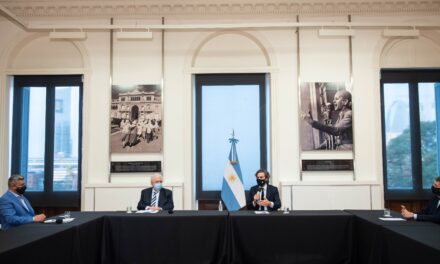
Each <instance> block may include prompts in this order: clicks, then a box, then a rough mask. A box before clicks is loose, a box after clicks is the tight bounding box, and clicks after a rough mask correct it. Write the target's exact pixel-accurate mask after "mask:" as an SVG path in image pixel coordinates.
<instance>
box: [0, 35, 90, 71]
mask: <svg viewBox="0 0 440 264" xmlns="http://www.w3.org/2000/svg"><path fill="white" fill-rule="evenodd" d="M38 41H50V43H51V44H53V46H54V47H57V46H58V48H59V49H62V48H68V49H70V52H71V54H75V55H77V56H78V57H77V59H78V61H79V63H77V64H76V65H75V66H74V67H72V66H68V65H63V64H62V63H61V64H59V65H56V67H49V68H47V67H44V66H43V67H30V68H29V67H14V63H15V62H16V60H17V58H19V57H20V55H21V52H22V51H23V50H24V49H26V48H27V47H32V45H34V44H35V43H36V42H38ZM57 43H59V44H60V45H57ZM35 52H39V51H38V50H36V51H35ZM71 58H72V57H71V56H70V59H71ZM61 59H62V60H68V59H69V58H61ZM90 67H91V66H90V59H89V55H88V52H87V49H86V48H85V46H84V44H83V43H82V42H81V41H69V40H50V39H49V36H48V34H47V33H33V34H29V33H24V34H20V35H19V36H18V37H17V38H16V39H15V40H13V41H11V42H10V45H8V47H6V48H5V49H4V52H3V54H2V57H1V59H0V71H8V73H12V74H14V73H15V72H17V73H20V72H21V71H23V70H25V71H26V70H32V71H33V72H36V73H38V72H41V73H45V74H47V73H48V70H51V69H53V71H54V72H53V73H54V74H56V73H59V72H60V71H65V72H69V71H72V70H73V71H75V72H76V73H86V72H89V71H90ZM49 73H50V72H49Z"/></svg>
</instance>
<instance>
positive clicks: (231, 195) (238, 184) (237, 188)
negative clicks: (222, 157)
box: [221, 132, 246, 211]
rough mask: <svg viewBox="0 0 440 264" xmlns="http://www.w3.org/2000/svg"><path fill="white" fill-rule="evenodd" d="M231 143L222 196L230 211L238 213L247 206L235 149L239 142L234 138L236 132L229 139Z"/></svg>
mask: <svg viewBox="0 0 440 264" xmlns="http://www.w3.org/2000/svg"><path fill="white" fill-rule="evenodd" d="M229 142H230V143H231V150H230V151H229V160H228V162H227V163H226V168H225V173H224V177H223V185H222V194H221V196H222V200H223V202H224V203H225V205H226V207H227V208H228V210H229V211H237V210H239V209H240V208H242V207H244V206H245V205H246V197H245V193H244V185H243V177H242V176H241V169H240V163H239V162H238V156H237V149H236V147H235V144H236V143H237V142H238V140H237V139H235V138H234V132H232V138H230V139H229Z"/></svg>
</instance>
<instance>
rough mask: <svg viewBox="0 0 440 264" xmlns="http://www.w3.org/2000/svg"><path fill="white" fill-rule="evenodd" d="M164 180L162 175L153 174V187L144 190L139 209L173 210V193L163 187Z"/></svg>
mask: <svg viewBox="0 0 440 264" xmlns="http://www.w3.org/2000/svg"><path fill="white" fill-rule="evenodd" d="M162 182H163V178H162V175H160V174H154V175H153V176H151V186H152V187H150V188H147V189H144V190H142V193H141V199H140V201H139V203H138V206H137V209H138V210H172V209H173V208H174V203H173V193H172V191H171V190H168V189H165V188H163V187H162Z"/></svg>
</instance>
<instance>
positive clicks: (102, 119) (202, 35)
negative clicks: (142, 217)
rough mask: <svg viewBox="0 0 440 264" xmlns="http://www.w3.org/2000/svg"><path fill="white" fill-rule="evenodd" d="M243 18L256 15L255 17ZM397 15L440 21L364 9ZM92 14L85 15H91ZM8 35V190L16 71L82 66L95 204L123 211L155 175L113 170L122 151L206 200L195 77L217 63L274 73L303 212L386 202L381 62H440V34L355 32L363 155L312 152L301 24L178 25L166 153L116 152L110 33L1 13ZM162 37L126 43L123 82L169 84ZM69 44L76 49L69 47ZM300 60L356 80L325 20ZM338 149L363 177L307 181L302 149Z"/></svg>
mask: <svg viewBox="0 0 440 264" xmlns="http://www.w3.org/2000/svg"><path fill="white" fill-rule="evenodd" d="M241 19H243V20H245V19H246V17H242V18H241ZM249 19H251V17H249ZM276 19H277V17H270V18H268V20H270V21H272V22H273V21H274V20H276ZM387 19H392V20H393V21H394V22H402V23H403V22H406V21H408V20H409V19H412V20H419V21H423V22H426V21H433V20H436V21H437V22H438V21H439V18H437V17H434V16H432V17H429V16H420V17H396V16H394V17H391V18H389V17H385V16H384V17H378V16H371V17H367V16H364V17H354V18H353V21H371V20H381V21H386V20H387ZM208 20H209V18H196V19H195V18H192V20H191V21H190V22H188V23H204V22H207V21H208ZM185 21H189V19H185V18H182V17H180V18H177V17H176V18H172V17H171V18H168V19H167V23H171V24H172V23H177V22H180V23H185ZM301 21H309V22H310V21H346V17H345V16H341V17H317V16H313V17H301ZM59 22H60V21H59V20H57V21H53V23H59ZM81 22H82V23H83V24H84V21H81ZM119 22H121V21H119ZM122 22H123V23H130V22H132V21H129V20H125V21H122ZM122 22H121V23H122ZM150 22H151V23H160V20H159V19H152V20H151V21H150ZM209 22H212V21H209ZM216 22H219V23H222V22H224V23H228V22H230V21H228V18H227V17H225V18H223V19H218V18H217V20H216ZM260 22H261V21H260ZM133 23H134V22H133ZM0 35H1V36H7V37H2V38H0V54H1V56H0V122H1V123H0V175H1V181H0V189H1V190H2V191H4V190H6V180H7V176H8V174H9V167H8V166H9V165H8V164H9V163H8V160H9V154H8V153H9V152H8V148H7V146H8V144H9V136H10V135H9V126H8V124H9V123H8V120H9V112H8V109H9V106H10V101H9V89H10V85H9V84H8V82H7V76H10V75H14V74H23V73H36V74H40V73H41V74H42V73H44V74H51V73H52V74H64V73H82V74H84V76H85V83H84V117H83V118H84V123H83V124H84V132H83V159H84V160H83V192H82V208H83V209H84V210H116V209H119V210H120V209H124V208H125V206H126V205H133V206H134V205H135V204H136V203H137V199H138V193H139V190H140V189H141V188H144V187H145V186H146V185H148V182H149V175H147V174H145V175H144V174H136V175H109V161H110V160H134V159H135V160H139V159H143V160H162V161H163V174H164V180H165V185H167V186H170V188H173V190H175V196H174V199H175V200H176V204H177V206H176V208H177V209H194V208H196V206H195V201H194V188H193V186H194V166H193V164H194V160H193V157H194V149H193V122H194V120H193V100H192V98H193V86H192V78H191V77H192V74H196V73H206V72H211V73H214V72H216V73H224V72H237V73H238V72H267V73H269V74H270V76H271V83H270V85H271V91H270V93H271V109H270V112H271V116H270V119H271V127H270V130H271V135H272V137H271V142H270V143H271V150H270V151H271V163H272V164H271V168H272V175H273V184H274V185H276V186H278V187H280V189H281V194H282V198H283V203H285V205H286V206H288V207H290V208H293V209H343V208H362V209H369V208H381V207H382V206H383V191H382V188H383V183H382V181H383V180H382V162H381V160H382V156H381V153H382V152H381V127H380V103H379V102H380V101H379V98H380V95H379V70H380V68H381V67H440V48H439V47H440V37H439V36H440V33H439V32H438V31H432V30H431V31H424V32H422V36H421V37H420V38H418V39H385V38H383V37H382V35H381V30H379V29H363V30H358V31H357V33H356V36H355V37H354V38H353V54H352V58H353V78H354V82H353V112H354V142H355V150H354V152H353V153H351V152H338V153H336V154H335V153H331V154H330V153H322V152H310V153H300V150H299V146H300V144H299V134H298V133H299V132H298V131H299V129H298V127H299V122H301V121H300V120H298V109H299V105H298V75H297V55H298V54H297V46H296V35H295V31H294V30H293V29H261V30H248V31H241V30H231V31H212V30H189V31H167V32H166V33H165V43H164V47H165V50H164V52H165V57H164V63H165V64H164V77H165V78H164V91H163V102H164V106H163V107H164V109H163V110H164V150H163V153H162V154H138V155H134V156H133V155H122V154H118V155H112V156H110V154H109V136H108V135H109V125H108V121H109V113H110V110H109V109H110V95H111V93H110V86H109V80H110V42H109V40H110V35H109V33H108V32H99V31H91V32H88V33H87V35H88V38H87V40H85V41H75V42H63V41H58V42H50V41H49V40H48V36H47V33H31V32H25V31H23V30H22V29H20V28H18V27H17V26H16V25H14V24H12V23H11V22H10V21H8V20H5V19H0ZM37 36H38V38H37ZM36 41H40V42H41V43H46V44H47V43H50V46H51V49H50V50H48V52H49V53H48V54H46V55H45V56H46V58H41V53H40V50H39V49H38V48H37V47H38V46H39V45H41V43H40V44H39V43H38V42H36ZM161 45H162V43H161V33H160V32H154V38H153V40H151V41H118V40H115V42H114V54H113V59H114V75H113V83H114V84H160V83H161V77H162V76H161V63H162V57H161ZM26 47H27V48H26ZM29 47H31V48H30V49H29ZM32 47H33V48H32ZM66 47H68V48H67V49H68V50H70V52H65V50H66ZM63 51H64V52H63ZM75 51H76V52H75ZM55 54H57V56H56V57H54V55H55ZM300 58H301V64H300V72H301V81H349V79H350V72H349V59H350V56H349V48H348V39H347V38H320V37H319V36H318V34H317V30H316V29H301V30H300ZM30 62H32V63H30ZM335 157H338V158H354V160H355V171H354V175H353V174H352V173H340V174H336V173H308V174H306V173H304V174H303V175H302V179H303V181H300V175H301V172H300V159H301V158H330V159H332V158H335ZM256 169H257V168H256ZM354 178H355V180H354ZM174 188H175V189H174ZM110 197H111V199H110ZM318 197H324V198H325V200H327V201H328V202H327V203H322V202H320V201H319V200H317V198H318Z"/></svg>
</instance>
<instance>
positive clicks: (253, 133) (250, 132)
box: [195, 74, 269, 200]
mask: <svg viewBox="0 0 440 264" xmlns="http://www.w3.org/2000/svg"><path fill="white" fill-rule="evenodd" d="M195 83H196V88H195V89H196V92H195V116H196V129H195V131H196V135H195V138H196V199H197V200H213V199H215V200H217V199H219V198H220V191H221V187H222V182H223V172H224V169H225V166H226V162H227V160H228V155H229V149H230V147H231V144H230V143H229V138H231V135H232V130H233V129H234V132H235V137H236V138H237V139H238V140H239V142H238V144H237V152H238V159H239V162H240V167H241V171H242V176H243V181H244V188H245V190H249V189H250V187H251V186H253V185H255V176H254V173H255V172H256V171H257V170H258V169H259V168H267V165H268V162H267V159H268V158H267V148H268V147H267V142H268V141H267V134H268V133H267V122H268V121H267V119H268V118H267V109H269V107H268V105H269V103H268V100H267V98H268V96H266V92H267V85H266V74H200V75H196V76H195Z"/></svg>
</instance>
